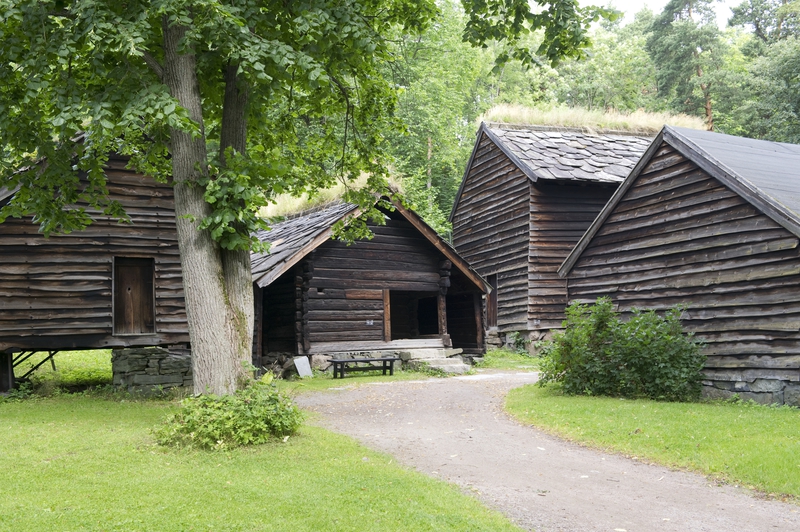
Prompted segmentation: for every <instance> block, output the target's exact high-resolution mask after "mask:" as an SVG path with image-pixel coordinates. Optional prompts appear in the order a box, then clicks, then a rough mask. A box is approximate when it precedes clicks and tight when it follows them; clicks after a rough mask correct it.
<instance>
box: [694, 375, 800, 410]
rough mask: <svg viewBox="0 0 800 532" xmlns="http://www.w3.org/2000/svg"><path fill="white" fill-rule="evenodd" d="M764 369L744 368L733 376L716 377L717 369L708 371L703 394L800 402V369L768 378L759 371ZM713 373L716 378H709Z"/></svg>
mask: <svg viewBox="0 0 800 532" xmlns="http://www.w3.org/2000/svg"><path fill="white" fill-rule="evenodd" d="M759 371H760V370H742V371H741V372H740V373H738V374H737V375H735V376H734V378H733V379H731V376H730V375H727V379H726V380H716V379H712V378H713V376H714V375H713V372H712V374H711V375H709V372H706V377H707V380H704V381H703V397H707V398H709V399H729V398H731V397H733V396H734V395H738V396H739V397H740V398H742V399H743V400H745V401H748V400H752V401H755V402H756V403H760V404H763V405H769V404H777V405H789V406H800V373H798V372H795V375H785V376H783V377H784V378H768V377H764V376H760V375H759V374H758V372H759ZM709 377H712V378H709Z"/></svg>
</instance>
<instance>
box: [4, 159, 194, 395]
mask: <svg viewBox="0 0 800 532" xmlns="http://www.w3.org/2000/svg"><path fill="white" fill-rule="evenodd" d="M126 165H127V158H125V157H120V156H114V155H112V156H111V157H109V160H108V164H107V167H106V175H107V177H108V192H109V196H110V199H112V200H116V201H118V202H119V203H120V204H121V205H122V206H123V208H124V209H125V211H126V212H127V213H128V216H129V217H130V222H131V223H129V224H126V223H119V222H117V220H116V219H112V218H110V217H108V216H105V215H103V213H102V212H99V211H94V210H91V209H90V208H89V207H88V206H87V213H88V214H89V215H90V216H91V217H92V219H93V223H92V224H91V225H90V226H89V227H87V228H86V229H85V230H83V231H76V232H73V233H70V234H63V235H53V236H51V237H50V238H45V237H44V236H43V235H42V234H41V233H39V232H38V227H37V226H36V224H35V223H33V222H32V220H31V218H30V217H27V218H11V217H9V218H7V219H6V220H5V221H4V222H3V223H2V224H0V254H1V255H2V257H3V258H2V267H0V391H3V390H6V389H8V388H10V387H11V386H12V385H13V380H14V367H15V366H17V367H18V372H17V377H18V378H19V377H24V376H25V375H20V374H19V368H20V367H21V366H19V365H20V363H21V362H23V361H24V360H25V359H26V358H27V357H28V356H30V355H31V354H32V353H33V352H35V351H47V352H49V353H50V355H51V357H52V355H54V354H55V353H56V352H58V351H59V350H75V349H107V348H114V349H120V348H138V347H152V346H178V345H179V346H182V348H185V347H186V346H188V344H189V333H188V325H187V320H186V310H185V304H184V299H183V297H184V296H183V279H182V275H181V262H180V254H179V252H178V238H177V233H176V228H175V212H174V199H173V191H172V186H171V185H169V184H165V183H158V182H156V181H155V180H153V179H151V178H149V177H145V176H143V175H140V174H138V173H135V172H133V171H131V170H129V169H127V168H126ZM13 194H14V191H13V190H8V189H0V206H3V205H5V204H6V203H7V202H9V201H10V200H11V198H12V197H13ZM180 354H181V355H183V356H182V357H179V358H181V360H182V362H181V363H182V368H183V369H180V368H171V369H170V370H169V373H170V374H171V376H170V377H169V378H167V377H165V376H163V375H160V374H159V370H158V368H154V367H149V368H145V367H142V368H140V369H141V371H140V372H139V373H141V375H140V376H139V377H137V378H138V379H140V380H141V382H140V383H137V384H141V385H163V386H171V385H177V386H182V385H184V384H187V383H188V384H189V385H191V373H190V365H189V364H190V362H189V357H188V356H186V355H187V354H188V351H186V350H185V349H181V351H180ZM171 357H172V355H169V354H168V353H167V352H166V351H163V352H162V353H161V355H158V357H157V358H160V359H162V361H163V360H166V359H168V358H171ZM45 360H46V359H45ZM141 360H142V361H143V365H144V366H147V365H148V363H150V362H148V361H147V360H145V358H144V357H141ZM149 360H151V361H152V360H153V358H152V357H150V359H149ZM170 363H171V364H172V365H175V364H176V362H175V361H174V360H170ZM151 365H152V364H151ZM179 365H180V364H179ZM123 373H125V372H123ZM115 378H116V372H115ZM145 381H146V382H145ZM161 381H163V382H161ZM167 381H169V382H167ZM117 384H122V385H126V384H131V385H132V384H133V382H131V383H126V382H117Z"/></svg>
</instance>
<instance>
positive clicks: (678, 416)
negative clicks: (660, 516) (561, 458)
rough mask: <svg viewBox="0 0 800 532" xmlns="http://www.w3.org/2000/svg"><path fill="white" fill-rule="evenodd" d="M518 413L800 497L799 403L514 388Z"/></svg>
mask: <svg viewBox="0 0 800 532" xmlns="http://www.w3.org/2000/svg"><path fill="white" fill-rule="evenodd" d="M506 408H507V410H508V411H509V412H510V413H512V414H513V415H514V416H516V417H517V418H518V419H519V420H521V421H523V422H526V423H530V424H532V425H535V426H536V427H539V428H542V429H544V430H546V431H548V432H550V433H552V434H555V435H557V436H561V437H564V438H566V439H569V440H572V441H576V442H580V443H584V444H587V445H589V446H592V447H596V448H600V449H604V450H611V451H614V452H619V453H622V454H625V455H627V456H632V457H636V458H638V459H640V460H643V461H646V462H657V463H660V464H664V465H669V466H676V467H680V468H687V469H690V470H694V471H698V472H700V473H704V474H706V475H710V476H712V477H715V478H718V479H721V480H724V481H727V482H730V483H734V484H740V485H744V486H747V487H750V488H752V489H757V490H760V491H763V492H767V493H770V494H773V495H776V496H779V497H780V496H790V497H792V498H795V500H798V498H800V410H798V409H795V408H788V407H782V408H773V407H764V406H759V405H753V404H747V403H744V404H743V403H738V404H737V403H731V402H709V403H661V402H655V401H649V400H622V399H616V398H608V397H585V396H564V395H562V394H560V393H559V392H558V391H556V390H554V389H553V388H552V387H547V388H540V387H538V386H536V385H529V386H525V387H522V388H517V389H515V390H512V391H511V393H510V394H509V395H508V398H507V400H506Z"/></svg>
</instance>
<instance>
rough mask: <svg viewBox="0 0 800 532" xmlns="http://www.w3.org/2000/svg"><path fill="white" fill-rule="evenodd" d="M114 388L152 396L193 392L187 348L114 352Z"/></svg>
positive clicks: (135, 349)
mask: <svg viewBox="0 0 800 532" xmlns="http://www.w3.org/2000/svg"><path fill="white" fill-rule="evenodd" d="M111 369H112V372H113V375H114V381H113V382H114V386H117V387H118V388H121V389H123V390H126V391H128V392H131V393H141V394H145V395H152V394H156V393H160V392H162V391H164V390H169V389H171V388H181V389H183V390H185V391H186V392H187V393H191V390H192V357H191V352H190V351H189V350H188V349H170V350H167V349H164V348H161V347H145V348H133V349H115V350H114V351H112V352H111Z"/></svg>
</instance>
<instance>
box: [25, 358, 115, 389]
mask: <svg viewBox="0 0 800 532" xmlns="http://www.w3.org/2000/svg"><path fill="white" fill-rule="evenodd" d="M46 356H47V354H46V353H36V354H34V355H33V356H32V357H31V358H29V359H28V360H26V361H25V362H23V363H22V364H20V366H19V367H18V368H16V369H15V370H14V373H15V374H16V375H17V376H21V375H24V374H25V373H26V372H27V371H28V369H30V368H32V367H33V366H34V365H36V364H38V363H39V362H40V361H41V360H43V359H44V358H45V357H46ZM54 360H55V365H56V370H55V371H53V368H52V366H51V365H50V362H45V363H44V364H43V365H42V366H41V367H40V368H39V369H37V370H36V372H35V373H33V375H31V382H32V383H33V384H34V386H36V387H37V388H40V390H41V391H42V392H43V393H50V392H52V391H54V390H55V389H58V388H63V389H66V390H78V389H84V388H88V387H91V386H103V385H106V384H111V377H112V375H111V350H110V349H97V350H93V351H62V352H59V353H56V356H55V357H54Z"/></svg>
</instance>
